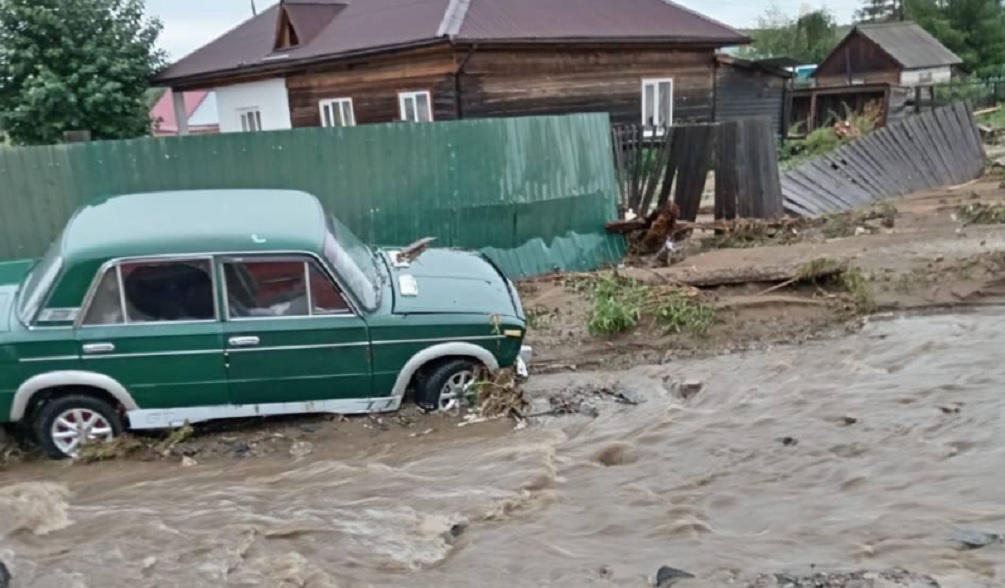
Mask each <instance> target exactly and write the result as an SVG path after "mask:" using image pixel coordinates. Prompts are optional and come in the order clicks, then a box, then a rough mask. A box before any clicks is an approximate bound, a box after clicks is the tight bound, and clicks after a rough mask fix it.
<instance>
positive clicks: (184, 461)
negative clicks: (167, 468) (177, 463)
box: [181, 455, 199, 468]
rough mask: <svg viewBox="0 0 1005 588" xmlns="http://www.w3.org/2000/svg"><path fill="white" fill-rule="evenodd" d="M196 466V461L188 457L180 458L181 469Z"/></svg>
mask: <svg viewBox="0 0 1005 588" xmlns="http://www.w3.org/2000/svg"><path fill="white" fill-rule="evenodd" d="M197 465H199V462H197V461H196V460H194V459H192V458H191V457H189V456H187V455H186V456H185V457H183V458H181V467H183V468H190V467H192V466H197Z"/></svg>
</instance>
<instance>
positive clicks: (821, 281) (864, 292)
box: [796, 257, 876, 314]
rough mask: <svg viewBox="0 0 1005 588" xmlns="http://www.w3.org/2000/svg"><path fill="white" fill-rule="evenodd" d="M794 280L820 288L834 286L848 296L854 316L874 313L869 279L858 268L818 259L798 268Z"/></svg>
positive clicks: (873, 301)
mask: <svg viewBox="0 0 1005 588" xmlns="http://www.w3.org/2000/svg"><path fill="white" fill-rule="evenodd" d="M796 279H797V281H799V282H802V283H809V284H813V285H816V286H820V287H827V286H836V287H837V288H838V289H839V290H840V291H842V292H844V293H845V294H847V295H848V297H849V301H850V303H851V310H852V311H854V312H855V313H856V314H870V313H873V312H875V311H876V300H875V298H874V297H873V293H872V288H871V287H870V286H869V278H868V276H866V275H865V273H864V272H863V271H862V269H861V268H859V267H856V266H852V265H849V264H848V263H845V262H841V261H838V260H836V259H831V258H829V257H819V258H817V259H814V260H813V261H810V262H807V263H806V264H805V265H803V266H802V267H801V268H799V271H798V272H797V274H796Z"/></svg>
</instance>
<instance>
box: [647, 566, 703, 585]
mask: <svg viewBox="0 0 1005 588" xmlns="http://www.w3.org/2000/svg"><path fill="white" fill-rule="evenodd" d="M690 578H694V574H692V573H691V572H685V571H684V570H678V569H677V568H672V567H670V566H663V567H661V568H660V569H659V571H658V572H656V588H670V586H673V585H674V584H676V583H677V582H680V581H681V580H687V579H690Z"/></svg>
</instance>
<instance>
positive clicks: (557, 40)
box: [452, 37, 753, 47]
mask: <svg viewBox="0 0 1005 588" xmlns="http://www.w3.org/2000/svg"><path fill="white" fill-rule="evenodd" d="M452 40H453V43H454V44H455V45H571V44H591V45H625V44H629V45H653V44H667V45H687V46H702V47H727V46H739V45H749V44H750V43H751V42H753V40H752V39H751V38H750V37H742V38H736V37H730V38H719V37H552V38H540V37H526V38H518V37H508V38H479V37H454V38H453V39H452Z"/></svg>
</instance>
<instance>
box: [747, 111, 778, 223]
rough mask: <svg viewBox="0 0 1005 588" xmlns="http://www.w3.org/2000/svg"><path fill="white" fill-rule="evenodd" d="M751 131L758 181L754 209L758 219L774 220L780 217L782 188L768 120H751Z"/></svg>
mask: <svg viewBox="0 0 1005 588" xmlns="http://www.w3.org/2000/svg"><path fill="white" fill-rule="evenodd" d="M750 125H751V130H752V132H753V133H754V138H755V140H754V141H752V143H753V144H754V145H755V153H756V158H757V163H758V166H757V175H758V179H759V180H760V187H759V190H758V192H759V202H758V204H757V205H756V206H755V207H754V208H755V210H757V212H758V213H759V214H758V218H774V217H776V216H781V215H782V213H783V211H782V188H781V185H780V180H779V173H778V152H777V151H776V149H775V137H774V132H773V131H772V130H771V126H770V121H769V120H768V119H752V120H751V121H750Z"/></svg>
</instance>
